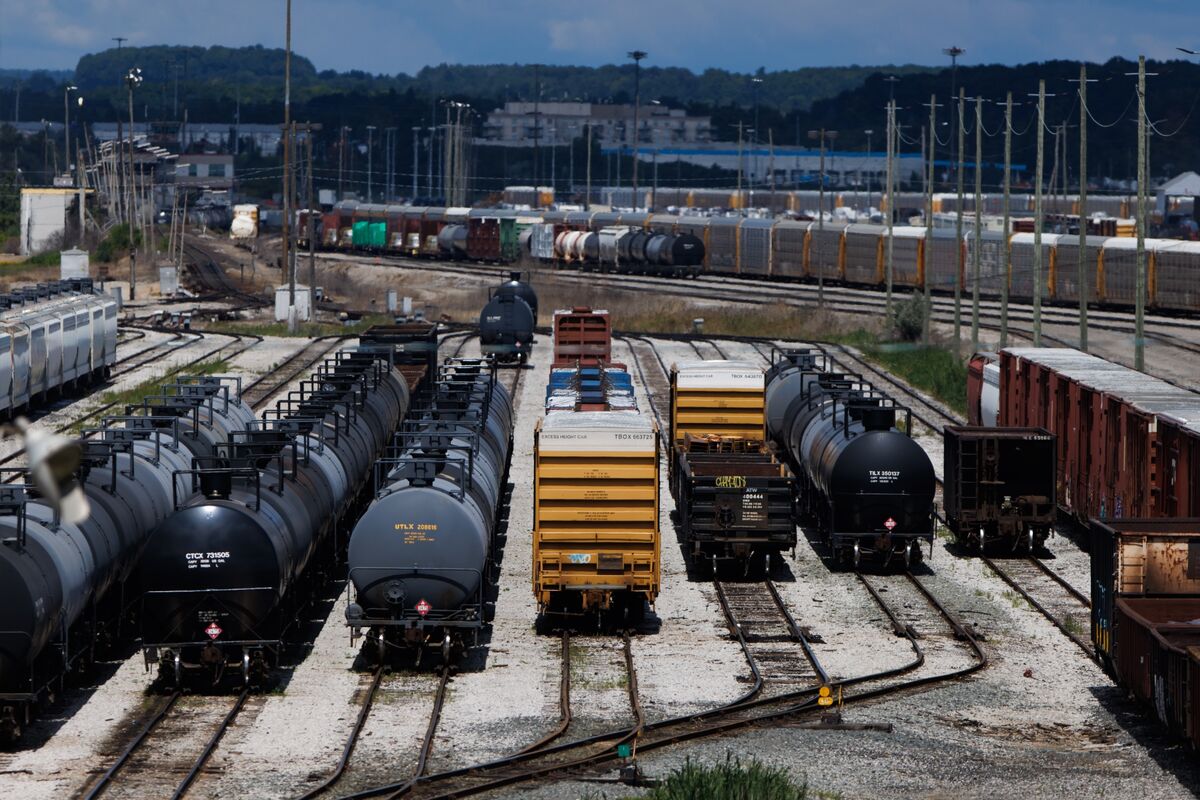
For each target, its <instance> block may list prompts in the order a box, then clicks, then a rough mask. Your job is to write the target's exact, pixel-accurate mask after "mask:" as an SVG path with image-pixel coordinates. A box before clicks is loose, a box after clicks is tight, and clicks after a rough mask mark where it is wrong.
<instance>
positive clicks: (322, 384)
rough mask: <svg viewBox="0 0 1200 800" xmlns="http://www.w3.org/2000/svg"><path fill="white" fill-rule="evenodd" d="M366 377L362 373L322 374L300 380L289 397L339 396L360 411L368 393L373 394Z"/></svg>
mask: <svg viewBox="0 0 1200 800" xmlns="http://www.w3.org/2000/svg"><path fill="white" fill-rule="evenodd" d="M365 384H366V377H365V376H364V375H361V374H357V375H339V376H336V377H335V376H329V377H325V376H320V375H318V376H317V377H316V378H313V379H309V380H303V381H300V385H299V386H298V387H297V388H296V389H293V390H292V391H290V392H288V394H287V396H288V397H294V396H297V395H298V396H301V397H306V396H307V397H323V396H335V395H336V396H339V397H341V398H342V399H344V400H346V402H348V403H350V404H351V405H352V406H353V407H354V409H355V411H359V410H361V409H362V408H364V407H366V405H367V395H369V394H371V392H372V389H371V388H369V387H367V386H366V385H365Z"/></svg>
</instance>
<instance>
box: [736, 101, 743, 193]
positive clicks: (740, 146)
mask: <svg viewBox="0 0 1200 800" xmlns="http://www.w3.org/2000/svg"><path fill="white" fill-rule="evenodd" d="M737 196H738V198H739V199H741V196H742V122H741V120H738V177H737Z"/></svg>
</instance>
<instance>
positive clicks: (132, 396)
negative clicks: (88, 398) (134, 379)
mask: <svg viewBox="0 0 1200 800" xmlns="http://www.w3.org/2000/svg"><path fill="white" fill-rule="evenodd" d="M228 371H229V362H228V361H224V360H214V361H202V362H200V363H199V364H193V365H192V366H190V367H187V368H186V369H185V368H184V367H182V366H179V367H172V368H171V369H168V370H165V371H163V372H160V373H157V374H156V375H154V376H153V377H151V378H147V379H146V380H144V381H142V382H141V383H139V384H137V385H136V386H131V387H129V388H128V389H112V390H110V391H107V392H105V393H104V394H102V395H100V402H101V404H102V405H109V404H111V403H116V404H117V406H118V408H123V407H124V406H129V405H134V404H136V403H140V402H141V401H142V398H144V397H146V396H147V395H151V394H156V393H157V392H158V388H159V387H160V386H161V385H162V384H164V383H168V382H169V381H170V380H171V379H172V378H174V377H175V376H176V375H180V374H184V373H186V374H188V375H219V374H221V373H223V372H228ZM94 420H95V415H90V416H87V417H84V418H83V419H81V420H77V421H76V422H75V423H74V424H73V425H72V426H71V429H72V431H74V432H75V433H78V432H79V431H81V430H83V428H85V427H87V425H88V424H90V423H91V422H93V421H94Z"/></svg>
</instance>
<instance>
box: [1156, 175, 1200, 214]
mask: <svg viewBox="0 0 1200 800" xmlns="http://www.w3.org/2000/svg"><path fill="white" fill-rule="evenodd" d="M1173 197H1192V198H1195V197H1200V175H1197V174H1196V173H1194V172H1184V173H1181V174H1179V175H1176V176H1175V177H1174V178H1172V179H1171V180H1169V181H1167V182H1166V183H1164V184H1163V185H1162V186H1160V187H1158V191H1157V192H1156V193H1155V201H1154V208H1155V210H1156V211H1157V212H1158V213H1159V215H1160V216H1164V217H1165V216H1166V214H1167V211H1168V208H1169V206H1170V203H1171V198H1173ZM1192 207H1193V208H1195V205H1194V204H1193V206H1192Z"/></svg>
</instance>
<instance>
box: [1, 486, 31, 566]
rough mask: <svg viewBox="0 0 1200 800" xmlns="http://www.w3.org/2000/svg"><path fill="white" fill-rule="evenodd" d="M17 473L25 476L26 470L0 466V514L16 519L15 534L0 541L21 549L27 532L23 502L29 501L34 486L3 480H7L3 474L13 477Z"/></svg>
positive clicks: (23, 546)
mask: <svg viewBox="0 0 1200 800" xmlns="http://www.w3.org/2000/svg"><path fill="white" fill-rule="evenodd" d="M18 475H22V476H27V475H28V472H27V471H26V470H25V469H24V468H19V467H4V468H0V516H5V517H15V518H16V521H17V535H16V536H15V537H13V538H8V539H4V540H3V542H2V543H3V544H4V545H5V546H8V547H16V549H17V550H23V549H24V548H25V542H26V537H27V533H28V526H27V518H26V516H25V504H26V503H28V502H29V490H30V489H32V488H34V487H33V486H32V485H31V484H28V483H6V482H4V481H7V480H8V478H7V477H5V476H13V477H15V476H18Z"/></svg>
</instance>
